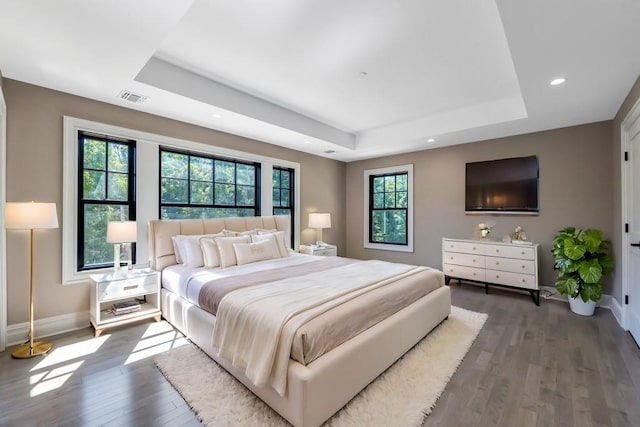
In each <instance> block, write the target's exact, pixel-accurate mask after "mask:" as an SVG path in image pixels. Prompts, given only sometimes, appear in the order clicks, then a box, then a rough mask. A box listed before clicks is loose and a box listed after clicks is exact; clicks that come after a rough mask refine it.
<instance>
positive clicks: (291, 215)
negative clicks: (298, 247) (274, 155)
mask: <svg viewBox="0 0 640 427" xmlns="http://www.w3.org/2000/svg"><path fill="white" fill-rule="evenodd" d="M273 171H279V172H280V173H282V172H288V173H289V188H288V189H287V188H283V187H282V186H277V187H276V186H275V185H272V188H271V199H272V204H273V206H272V209H271V213H272V214H273V215H282V214H276V209H281V210H288V211H289V214H288V215H289V218H290V227H291V230H295V220H294V218H295V206H296V204H295V191H294V190H295V176H296V175H295V170H294V169H293V168H287V167H284V166H273ZM280 179H282V177H281V178H280ZM271 181H272V182H273V172H272V173H271ZM280 183H282V181H280ZM275 189H278V193H279V199H280V200H279V201H280V203H282V192H283V191H287V192H288V193H289V206H288V207H283V206H281V205H278V206H276V205H275V200H273V190H275ZM293 234H294V233H293V232H292V233H291V247H294V236H293Z"/></svg>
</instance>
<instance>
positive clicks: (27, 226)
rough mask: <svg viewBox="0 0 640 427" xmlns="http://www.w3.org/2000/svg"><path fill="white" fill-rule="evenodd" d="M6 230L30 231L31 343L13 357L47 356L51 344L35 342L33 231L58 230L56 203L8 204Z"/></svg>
mask: <svg viewBox="0 0 640 427" xmlns="http://www.w3.org/2000/svg"><path fill="white" fill-rule="evenodd" d="M4 217H5V228H7V229H9V230H29V341H27V342H26V343H24V344H22V345H19V346H17V347H16V348H15V349H14V350H13V351H12V352H11V356H12V357H14V358H16V359H28V358H30V357H34V356H41V355H44V354H47V353H48V352H49V350H51V343H48V342H45V341H34V340H33V338H34V335H35V333H34V329H33V230H35V229H41V228H58V212H57V210H56V204H55V203H35V202H31V203H13V202H10V203H7V204H6V206H5V211H4Z"/></svg>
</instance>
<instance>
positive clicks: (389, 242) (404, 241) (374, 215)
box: [365, 165, 413, 251]
mask: <svg viewBox="0 0 640 427" xmlns="http://www.w3.org/2000/svg"><path fill="white" fill-rule="evenodd" d="M365 178H366V179H365V194H367V195H368V203H367V208H366V215H367V221H366V225H367V230H366V237H365V247H370V248H377V249H388V250H399V251H412V250H413V239H412V235H413V230H412V227H413V216H412V203H411V199H412V181H413V165H406V166H402V167H393V168H384V169H376V170H369V171H365Z"/></svg>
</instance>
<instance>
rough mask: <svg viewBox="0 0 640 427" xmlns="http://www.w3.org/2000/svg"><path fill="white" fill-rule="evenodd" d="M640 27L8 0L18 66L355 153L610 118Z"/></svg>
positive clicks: (247, 129) (337, 8) (584, 5)
mask: <svg viewBox="0 0 640 427" xmlns="http://www.w3.org/2000/svg"><path fill="white" fill-rule="evenodd" d="M638 40H640V2H639V1H637V0H537V1H512V0H495V1H494V0H475V1H472V0H431V1H425V0H403V1H402V2H398V1H393V0H349V1H336V0H325V1H310V0H270V1H268V2H266V1H256V0H236V1H211V0H162V1H160V0H136V1H133V2H131V1H130V2H126V1H123V0H120V1H118V0H105V1H86V0H58V1H56V2H52V1H49V0H25V1H21V2H15V1H8V0H0V70H2V73H3V75H4V76H5V77H7V78H11V79H15V80H20V81H24V82H28V83H32V84H36V85H40V86H44V87H48V88H52V89H56V90H60V91H63V92H68V93H72V94H76V95H80V96H84V97H89V98H93V99H98V100H100V101H104V102H108V103H111V104H116V105H121V106H124V107H127V108H133V109H136V110H141V111H145V112H149V113H152V114H158V115H161V116H165V117H170V118H174V119H178V120H182V121H185V122H189V123H194V124H197V125H200V126H205V127H209V128H212V129H219V130H222V131H226V132H231V133H235V134H239V135H243V136H246V137H250V138H255V139H258V140H262V141H266V142H269V143H272V144H277V145H281V146H285V147H288V148H293V149H296V150H301V151H306V152H309V153H313V154H318V155H322V156H325V157H329V158H334V159H338V160H343V161H352V160H358V159H364V158H371V157H378V156H383V155H389V154H394V153H400V152H409V151H415V150H422V149H427V148H434V147H440V146H445V145H453V144H462V143H468V142H473V141H479V140H483V139H487V138H495V137H501V136H509V135H515V134H521V133H527V132H533V131H538V130H545V129H553V128H558V127H563V126H570V125H576V124H581V123H588V122H594V121H600V120H608V119H611V118H612V117H613V116H614V115H615V113H616V112H617V110H618V108H619V107H620V104H621V103H622V101H623V100H624V97H625V96H626V94H627V93H628V92H629V89H630V88H631V86H632V85H633V83H634V82H635V80H636V78H637V77H638V75H639V74H640V43H638ZM559 76H564V77H568V80H567V82H566V83H565V84H564V85H561V86H554V87H552V86H550V85H549V81H550V80H551V79H552V78H554V77H559ZM122 90H127V91H131V92H133V93H136V94H140V95H144V96H146V97H148V99H147V100H146V101H145V102H143V103H138V104H134V103H131V102H130V101H126V100H122V99H120V98H119V97H118V95H119V93H120V92H121V91H122ZM213 114H219V115H220V116H221V117H219V118H215V117H213ZM430 138H433V139H435V141H433V142H429V141H428V140H429V139H430ZM327 150H334V151H335V152H333V153H330V154H326V153H325V151H327Z"/></svg>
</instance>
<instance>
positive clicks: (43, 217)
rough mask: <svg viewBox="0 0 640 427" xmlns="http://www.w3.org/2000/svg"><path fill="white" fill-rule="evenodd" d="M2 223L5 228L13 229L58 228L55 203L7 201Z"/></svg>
mask: <svg viewBox="0 0 640 427" xmlns="http://www.w3.org/2000/svg"><path fill="white" fill-rule="evenodd" d="M4 224H5V228H8V229H14V230H32V229H34V228H58V212H57V211H56V204H55V203H35V202H27V203H19V202H9V203H7V204H6V206H5V210H4Z"/></svg>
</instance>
